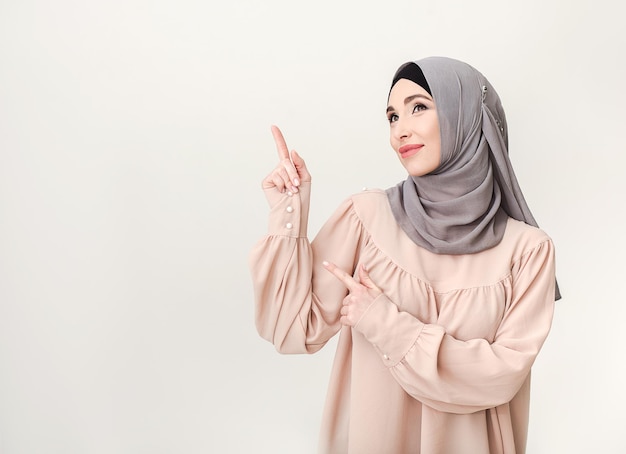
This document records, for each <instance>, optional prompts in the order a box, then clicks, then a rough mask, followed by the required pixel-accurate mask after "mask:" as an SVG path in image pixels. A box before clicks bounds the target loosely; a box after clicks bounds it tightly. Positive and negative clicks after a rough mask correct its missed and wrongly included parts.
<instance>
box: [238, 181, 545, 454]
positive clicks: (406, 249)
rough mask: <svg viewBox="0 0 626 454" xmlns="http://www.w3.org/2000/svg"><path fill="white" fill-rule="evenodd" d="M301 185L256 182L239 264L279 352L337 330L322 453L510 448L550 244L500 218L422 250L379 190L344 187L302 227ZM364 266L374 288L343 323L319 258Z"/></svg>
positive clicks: (532, 352) (522, 413) (310, 344)
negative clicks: (246, 261)
mask: <svg viewBox="0 0 626 454" xmlns="http://www.w3.org/2000/svg"><path fill="white" fill-rule="evenodd" d="M309 195H310V184H308V183H305V184H303V186H302V188H301V190H300V192H299V193H296V194H293V195H289V194H281V193H279V192H278V191H276V190H268V191H266V196H267V198H268V201H269V203H270V207H271V213H270V222H269V234H268V235H267V236H266V237H265V238H264V239H262V240H261V241H260V242H259V243H258V244H257V245H256V246H255V248H254V249H253V251H252V253H251V256H250V267H251V272H252V278H253V285H254V291H255V299H256V325H257V329H258V331H259V333H260V335H261V336H262V337H263V338H265V339H267V340H268V341H270V342H272V343H273V344H274V345H275V346H276V349H277V350H278V351H279V352H281V353H313V352H316V351H318V350H319V349H320V348H322V347H323V346H324V344H325V343H326V342H327V341H328V340H329V339H330V338H331V337H332V336H334V335H335V334H337V332H340V338H339V341H338V344H337V352H336V356H335V361H334V365H333V369H332V375H331V379H330V386H329V389H328V394H327V400H326V405H325V410H324V415H323V421H322V427H321V433H320V445H319V451H320V452H321V453H324V454H346V453H351V454H369V453H371V454H411V453H422V454H438V453H440V454H464V453H467V454H482V453H492V454H493V453H507V454H510V453H518V454H519V453H524V452H525V448H526V434H527V428H528V408H529V391H530V369H531V366H532V364H533V361H534V360H535V357H536V356H537V353H538V352H539V349H540V348H541V346H542V344H543V342H544V340H545V338H546V336H547V335H548V331H549V330H550V325H551V322H552V315H553V307H554V291H555V288H554V287H555V270H554V247H553V244H552V241H551V240H550V238H549V237H548V236H547V235H546V234H545V233H544V232H543V231H541V230H539V229H537V228H534V227H531V226H528V225H526V224H524V223H522V222H519V221H515V220H513V219H509V221H508V224H507V227H506V232H505V235H504V238H503V239H502V241H501V243H500V244H499V245H498V246H496V247H494V248H492V249H489V250H486V251H483V252H480V253H476V254H468V255H438V254H433V253H431V252H429V251H427V250H425V249H423V248H421V247H419V246H417V245H416V244H415V243H413V242H412V241H411V240H410V239H409V238H408V237H407V236H406V234H405V233H404V232H403V231H402V230H401V229H400V227H399V226H398V225H397V223H396V221H395V219H394V217H393V214H392V212H391V209H390V207H389V203H388V201H387V196H386V194H385V192H384V191H380V190H372V191H364V192H362V193H359V194H356V195H354V196H352V197H350V198H349V199H347V200H346V201H345V202H344V203H342V204H341V206H340V207H339V208H338V209H337V211H336V212H335V213H334V214H333V215H332V217H331V218H330V219H329V220H328V222H327V223H326V224H325V225H324V226H323V227H322V229H321V230H320V232H319V233H318V235H317V236H316V238H315V240H314V241H313V242H312V243H310V242H309V240H308V239H307V236H306V234H307V232H306V227H307V217H308V205H309ZM323 260H328V261H332V262H334V263H336V264H337V265H338V266H339V267H341V268H343V269H344V270H346V271H348V272H350V273H353V272H354V270H355V269H357V266H358V265H359V264H360V263H364V264H366V265H367V267H368V269H369V272H370V275H371V277H372V280H373V281H374V282H375V283H376V284H377V285H378V286H379V287H380V288H381V289H382V290H383V292H384V293H383V295H381V296H379V297H378V298H377V299H376V300H374V302H373V303H372V304H371V306H370V307H369V308H368V310H367V311H366V313H365V315H363V317H362V318H361V319H360V320H359V322H358V323H357V324H356V326H354V328H349V327H342V326H341V325H340V323H339V318H340V315H339V310H340V308H341V305H342V300H343V298H344V297H345V295H346V294H347V290H346V288H345V287H344V286H343V285H342V284H341V282H339V281H338V280H337V279H336V278H335V277H334V276H332V275H331V274H330V273H329V272H328V271H327V270H325V269H324V268H323V266H322V261H323Z"/></svg>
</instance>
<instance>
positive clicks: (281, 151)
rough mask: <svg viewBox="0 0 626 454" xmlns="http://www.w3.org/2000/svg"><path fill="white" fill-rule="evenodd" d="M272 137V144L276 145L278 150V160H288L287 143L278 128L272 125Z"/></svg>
mask: <svg viewBox="0 0 626 454" xmlns="http://www.w3.org/2000/svg"><path fill="white" fill-rule="evenodd" d="M272 135H273V136H274V142H275V143H276V150H278V158H279V159H280V160H281V161H282V160H283V159H289V149H288V148H287V142H285V138H284V137H283V133H282V132H281V131H280V129H278V126H275V125H272Z"/></svg>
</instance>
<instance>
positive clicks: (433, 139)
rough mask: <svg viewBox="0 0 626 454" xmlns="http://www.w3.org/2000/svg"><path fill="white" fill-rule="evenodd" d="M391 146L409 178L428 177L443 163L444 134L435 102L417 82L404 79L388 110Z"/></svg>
mask: <svg viewBox="0 0 626 454" xmlns="http://www.w3.org/2000/svg"><path fill="white" fill-rule="evenodd" d="M387 119H388V120H389V127H390V142H391V147H392V148H393V149H394V150H395V152H396V154H397V155H398V158H399V159H400V162H401V163H402V165H403V166H404V168H405V169H406V170H407V172H409V175H411V176H414V177H420V176H422V175H426V174H428V173H430V172H432V171H433V170H435V169H436V168H437V167H439V163H440V162H441V135H440V133H439V118H438V116H437V109H436V107H435V102H434V100H433V98H432V96H430V95H429V94H428V92H427V91H426V90H424V89H423V88H422V87H420V86H419V85H418V84H416V83H415V82H413V81H410V80H408V79H400V80H399V81H398V82H396V84H395V85H394V86H393V88H392V89H391V92H390V94H389V103H388V107H387Z"/></svg>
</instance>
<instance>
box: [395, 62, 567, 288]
mask: <svg viewBox="0 0 626 454" xmlns="http://www.w3.org/2000/svg"><path fill="white" fill-rule="evenodd" d="M412 66H417V67H418V69H419V70H420V71H416V70H415V68H411V67H412ZM416 74H417V76H415V75H416ZM419 74H423V77H424V78H425V80H424V81H423V82H422V83H424V82H425V83H426V87H424V86H423V85H422V83H420V82H419V81H418V80H419ZM401 78H406V79H409V80H412V81H413V82H415V83H417V84H418V85H420V86H422V88H424V89H426V90H427V91H428V92H429V93H430V94H431V95H432V97H433V99H434V101H435V105H436V109H437V115H438V118H439V127H440V135H441V161H440V164H439V167H437V168H436V169H435V170H434V171H433V172H431V173H429V174H427V175H423V176H419V177H413V176H409V177H408V178H407V179H406V180H404V181H402V182H401V183H399V184H398V185H396V186H394V187H392V188H389V189H388V190H387V196H388V198H389V202H390V205H391V210H392V212H393V214H394V217H395V218H396V221H397V222H398V224H399V225H400V227H401V228H402V229H403V230H404V232H406V234H407V235H408V236H409V237H410V238H411V239H412V240H413V241H414V242H415V243H416V244H417V245H419V246H421V247H424V248H426V249H427V250H429V251H431V252H434V253H436V254H472V253H476V252H480V251H484V250H486V249H490V248H492V247H494V246H496V245H497V244H499V243H500V241H501V240H502V237H503V236H504V230H505V228H506V223H507V218H508V217H509V216H510V217H512V218H513V219H517V220H519V221H523V222H525V223H526V224H529V225H532V226H535V227H537V222H536V221H535V218H534V217H533V215H532V213H531V212H530V209H529V208H528V205H527V203H526V200H525V199H524V195H523V194H522V190H521V189H520V186H519V184H518V182H517V178H516V177H515V173H514V171H513V167H512V165H511V161H510V160H509V156H508V135H507V124H506V117H505V114H504V109H503V108H502V104H501V102H500V97H499V96H498V94H497V93H496V91H495V90H494V88H493V87H492V85H491V84H490V83H489V81H488V80H487V79H486V78H485V77H484V76H483V75H482V74H481V73H480V72H479V71H477V70H476V69H474V68H473V67H472V66H470V65H468V64H467V63H464V62H461V61H458V60H454V59H451V58H446V57H429V58H425V59H422V60H418V61H415V62H409V63H406V64H404V65H402V66H401V67H400V68H399V69H398V71H397V72H396V75H395V76H394V79H393V83H392V87H393V85H394V84H395V83H396V82H397V81H398V80H399V79H401ZM414 79H415V80H414ZM427 87H428V88H427ZM556 299H560V292H559V289H558V285H557V287H556Z"/></svg>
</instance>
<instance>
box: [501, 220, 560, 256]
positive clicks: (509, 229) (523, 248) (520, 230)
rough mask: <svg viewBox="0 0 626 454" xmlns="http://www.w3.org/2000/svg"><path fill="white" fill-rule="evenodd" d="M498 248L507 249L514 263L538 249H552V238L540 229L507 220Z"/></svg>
mask: <svg viewBox="0 0 626 454" xmlns="http://www.w3.org/2000/svg"><path fill="white" fill-rule="evenodd" d="M499 247H500V248H503V249H508V250H509V251H510V256H511V259H512V261H513V262H516V261H518V260H519V259H521V258H522V257H524V256H525V255H527V254H529V253H531V252H533V251H535V250H537V249H539V248H543V249H552V248H553V244H552V238H550V236H549V235H548V234H547V233H546V232H544V231H543V230H542V229H540V228H538V227H534V226H532V225H528V224H526V223H525V222H522V221H517V220H515V219H513V218H509V219H508V222H507V225H506V230H505V232H504V237H503V238H502V241H501V242H500V245H499Z"/></svg>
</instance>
